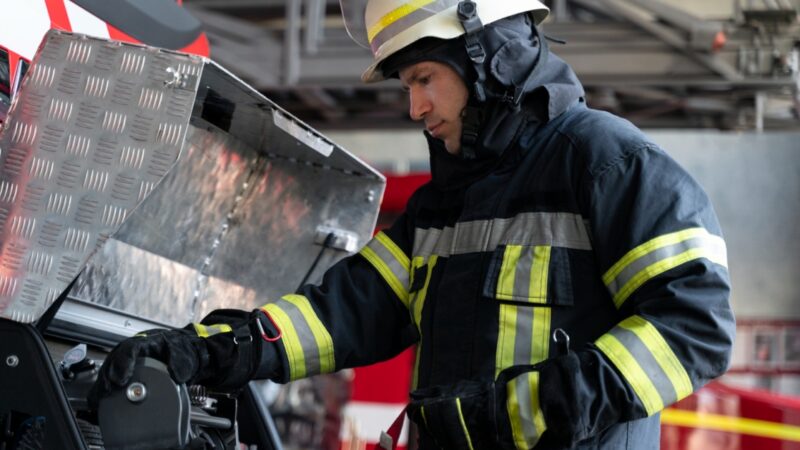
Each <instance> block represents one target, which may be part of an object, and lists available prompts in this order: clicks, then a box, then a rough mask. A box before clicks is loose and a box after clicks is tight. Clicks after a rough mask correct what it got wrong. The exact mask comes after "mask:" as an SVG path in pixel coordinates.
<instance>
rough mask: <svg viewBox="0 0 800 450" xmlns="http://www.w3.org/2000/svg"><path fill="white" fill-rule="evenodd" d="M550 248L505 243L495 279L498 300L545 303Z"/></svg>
mask: <svg viewBox="0 0 800 450" xmlns="http://www.w3.org/2000/svg"><path fill="white" fill-rule="evenodd" d="M550 254H551V247H549V246H535V247H528V246H521V245H508V246H506V248H505V251H504V252H503V263H502V264H501V266H500V274H499V276H498V279H497V292H496V293H495V296H496V297H497V298H498V299H499V300H513V301H518V302H530V303H540V304H544V303H547V278H548V271H549V268H550Z"/></svg>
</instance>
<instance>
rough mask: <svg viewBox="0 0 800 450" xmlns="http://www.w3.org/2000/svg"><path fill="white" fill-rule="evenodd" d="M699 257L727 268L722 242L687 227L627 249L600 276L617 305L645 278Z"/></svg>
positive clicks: (641, 283)
mask: <svg viewBox="0 0 800 450" xmlns="http://www.w3.org/2000/svg"><path fill="white" fill-rule="evenodd" d="M700 258H706V259H708V260H710V261H711V262H713V263H716V264H719V265H721V266H723V267H727V266H728V263H727V250H726V248H725V241H723V240H722V238H721V237H719V236H715V235H713V234H710V233H709V232H708V231H706V229H704V228H689V229H686V230H682V231H678V232H675V233H670V234H665V235H663V236H659V237H657V238H655V239H651V240H650V241H647V242H646V243H644V244H642V245H640V246H638V247H636V248H634V249H633V250H631V251H629V252H628V253H627V254H626V255H625V256H623V257H622V259H620V260H619V261H618V262H617V263H615V264H614V265H613V266H612V267H611V268H610V269H609V270H608V271H607V272H606V273H605V274H604V275H603V282H604V283H605V284H606V286H607V287H608V289H609V292H610V293H611V295H612V297H613V299H614V304H615V305H616V306H617V308H619V307H621V306H622V304H623V303H624V302H625V300H627V299H628V297H630V296H631V294H633V292H635V291H636V289H638V288H639V287H640V286H642V285H643V284H644V283H646V282H647V281H649V280H651V279H653V278H655V277H657V276H658V275H661V274H662V273H664V272H666V271H668V270H671V269H673V268H675V267H678V266H680V265H681V264H685V263H687V262H689V261H693V260H696V259H700Z"/></svg>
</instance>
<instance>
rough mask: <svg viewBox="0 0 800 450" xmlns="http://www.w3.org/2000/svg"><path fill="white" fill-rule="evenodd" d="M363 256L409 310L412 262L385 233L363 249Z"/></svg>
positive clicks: (377, 236)
mask: <svg viewBox="0 0 800 450" xmlns="http://www.w3.org/2000/svg"><path fill="white" fill-rule="evenodd" d="M360 254H361V256H363V257H364V258H365V259H366V260H367V261H369V262H370V264H372V266H373V267H375V270H377V271H378V273H380V274H381V276H382V277H383V279H384V281H386V284H388V285H389V287H390V288H391V289H392V291H394V293H395V294H396V295H397V298H399V299H400V301H401V302H402V303H403V304H404V305H405V306H406V308H408V283H409V271H410V270H411V260H410V259H409V258H408V256H407V255H406V254H405V253H403V251H402V250H401V249H400V247H398V246H397V244H395V243H394V242H393V241H392V240H391V239H390V238H389V236H387V235H386V233H384V232H382V231H381V232H380V233H378V234H376V235H375V237H374V238H372V240H371V241H369V243H368V244H367V245H366V246H365V247H364V248H362V249H361V252H360Z"/></svg>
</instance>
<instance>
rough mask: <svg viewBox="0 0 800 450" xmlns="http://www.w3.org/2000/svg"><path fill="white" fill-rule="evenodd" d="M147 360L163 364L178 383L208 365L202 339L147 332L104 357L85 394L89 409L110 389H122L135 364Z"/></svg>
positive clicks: (184, 334) (182, 332)
mask: <svg viewBox="0 0 800 450" xmlns="http://www.w3.org/2000/svg"><path fill="white" fill-rule="evenodd" d="M144 357H150V358H154V359H157V360H159V361H161V362H163V363H164V364H166V366H167V369H168V370H169V374H170V376H171V377H172V379H173V380H175V381H176V382H178V383H187V382H189V381H194V379H195V378H197V376H198V374H199V373H200V372H201V370H202V369H203V368H204V367H205V366H207V365H208V363H209V359H210V358H209V353H208V348H207V347H206V343H205V342H204V340H203V338H201V337H199V336H197V334H195V333H194V332H192V331H188V330H149V331H146V332H143V333H140V334H138V335H136V336H133V337H132V338H129V339H126V340H124V341H122V342H120V344H119V345H117V347H116V348H114V350H112V351H111V353H109V355H108V357H106V360H105V362H104V363H103V367H101V368H100V373H99V374H98V376H97V382H96V383H95V385H94V386H93V387H92V390H91V392H90V393H89V403H90V404H91V405H93V406H96V405H97V402H98V401H99V400H100V398H101V397H103V396H105V395H107V394H108V393H109V392H111V391H112V390H114V389H121V388H123V387H125V386H126V385H127V384H128V382H129V381H130V379H131V376H132V375H133V370H134V368H135V366H136V361H137V359H139V358H144Z"/></svg>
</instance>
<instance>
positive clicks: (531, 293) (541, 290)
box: [495, 245, 552, 377]
mask: <svg viewBox="0 0 800 450" xmlns="http://www.w3.org/2000/svg"><path fill="white" fill-rule="evenodd" d="M550 250H551V248H550V247H547V246H537V247H528V246H519V245H509V246H507V247H506V249H505V252H504V254H503V263H502V264H501V267H500V274H499V277H498V281H497V292H496V293H495V295H496V297H497V298H498V299H500V300H514V301H519V302H530V303H533V304H546V303H547V280H548V271H549V267H550ZM551 317H552V310H551V308H549V307H535V306H534V307H531V306H520V305H512V304H500V323H499V326H498V336H497V351H496V356H495V377H497V375H498V374H499V373H500V372H501V371H502V370H503V369H506V368H508V367H511V366H515V365H521V364H536V363H538V362H541V361H544V360H545V359H547V357H548V356H549V352H550V322H551Z"/></svg>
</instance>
